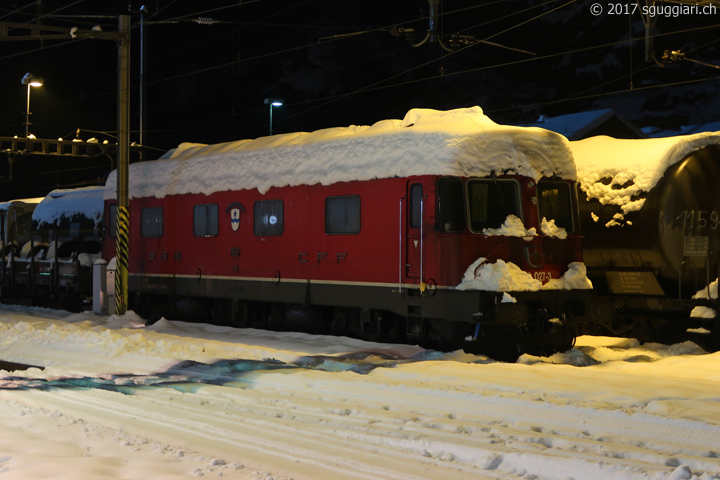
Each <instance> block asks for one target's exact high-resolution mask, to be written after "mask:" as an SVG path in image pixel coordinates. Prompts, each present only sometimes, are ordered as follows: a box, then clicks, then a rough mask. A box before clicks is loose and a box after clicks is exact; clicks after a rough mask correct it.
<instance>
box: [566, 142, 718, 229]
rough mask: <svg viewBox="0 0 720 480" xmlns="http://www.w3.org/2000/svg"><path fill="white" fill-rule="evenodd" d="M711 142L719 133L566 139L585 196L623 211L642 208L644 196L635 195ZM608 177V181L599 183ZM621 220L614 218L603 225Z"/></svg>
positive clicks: (711, 143)
mask: <svg viewBox="0 0 720 480" xmlns="http://www.w3.org/2000/svg"><path fill="white" fill-rule="evenodd" d="M713 144H720V132H706V133H698V134H695V135H684V136H677V137H667V138H650V139H635V140H628V139H616V138H611V137H606V136H598V137H591V138H587V139H585V140H578V141H574V142H570V147H571V149H572V151H573V156H574V158H575V163H576V166H577V179H578V182H579V183H580V188H581V189H582V191H583V192H585V194H586V195H587V198H588V199H597V200H598V201H599V202H600V203H601V204H603V205H606V204H610V205H618V206H620V207H621V209H622V212H623V213H624V214H627V213H629V212H633V211H637V210H640V209H641V208H642V206H643V204H644V203H645V199H638V198H637V196H638V195H640V194H642V193H645V192H649V191H650V190H651V189H652V188H653V187H654V186H655V185H656V184H657V182H659V181H660V179H661V178H662V177H663V175H664V174H665V171H666V170H667V169H668V168H669V167H670V166H671V165H674V164H675V163H677V162H679V161H680V160H682V159H683V158H684V157H685V156H686V155H688V154H690V153H692V152H694V151H695V150H699V149H701V148H703V147H706V146H708V145H713ZM608 178H609V179H611V181H610V183H608V184H607V185H606V184H604V183H602V181H603V180H605V179H608ZM621 220H622V217H621V218H615V222H612V221H611V222H610V223H609V224H608V225H607V226H614V225H619V223H618V222H619V221H621Z"/></svg>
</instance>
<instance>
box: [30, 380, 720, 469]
mask: <svg viewBox="0 0 720 480" xmlns="http://www.w3.org/2000/svg"><path fill="white" fill-rule="evenodd" d="M387 380H388V379H387V378H383V377H382V376H380V377H379V378H377V379H376V378H374V377H373V376H372V375H370V376H361V375H356V374H353V373H328V372H320V371H305V370H292V371H284V370H283V371H257V372H253V373H251V374H247V375H245V376H243V377H242V379H240V380H239V381H236V382H229V383H226V384H225V385H207V384H198V383H172V384H166V385H165V386H138V387H123V388H127V389H128V391H131V393H132V395H130V398H127V395H123V396H122V398H121V397H120V396H119V395H120V394H119V393H113V392H108V391H103V390H74V389H66V390H60V391H55V392H53V393H52V394H50V393H44V392H33V393H35V394H38V395H40V394H42V395H49V396H51V398H44V399H43V400H42V403H45V404H46V403H47V402H48V401H50V402H52V404H54V405H55V406H56V407H57V408H59V409H61V411H63V413H64V414H65V415H69V414H74V415H80V414H82V415H88V414H92V415H93V417H94V421H98V422H104V423H105V424H107V423H108V422H111V423H112V422H114V423H116V426H123V428H129V429H132V430H137V431H139V432H144V434H145V435H149V436H153V435H154V436H155V437H162V438H165V439H168V440H172V439H173V438H174V437H178V438H180V437H185V438H188V437H189V438H193V439H195V440H196V441H197V442H198V444H199V445H208V446H212V447H213V448H219V449H222V450H224V451H227V452H229V453H232V454H233V455H239V456H240V457H241V461H243V462H244V463H251V462H252V461H253V460H256V461H258V462H259V463H261V464H267V465H273V466H275V467H276V468H278V469H282V470H285V471H287V472H295V473H294V476H295V478H297V473H298V472H301V473H304V474H305V475H308V476H309V478H314V479H319V478H334V477H335V478H337V475H341V476H345V477H347V472H348V471H350V472H354V474H355V475H356V478H375V479H388V480H390V479H413V478H425V479H427V478H449V476H451V477H453V478H523V477H526V478H538V479H545V478H547V479H555V478H573V479H578V480H579V479H583V480H585V479H594V478H597V479H606V478H611V477H613V476H618V475H620V474H622V475H623V478H638V479H646V478H651V477H650V476H649V475H651V474H652V475H655V474H658V475H661V476H667V475H671V474H672V473H673V472H675V471H676V470H678V468H680V465H688V466H689V467H690V468H691V469H692V470H693V471H694V472H696V473H698V472H708V473H709V474H714V475H717V474H720V460H719V459H718V457H719V456H720V455H718V452H716V451H707V450H706V447H703V445H705V446H706V445H712V444H713V439H717V438H719V437H720V429H719V428H717V427H712V426H708V425H706V424H701V423H699V422H693V421H689V420H677V419H669V418H664V417H661V416H657V415H649V414H643V413H627V412H622V411H618V410H599V409H596V408H589V407H581V406H577V405H558V404H557V403H551V402H549V401H548V400H547V399H544V398H539V397H537V396H536V395H535V396H528V397H527V398H523V397H521V396H518V395H509V396H506V397H503V396H502V395H498V392H496V391H494V392H491V393H488V394H482V393H480V392H477V391H474V390H472V389H471V388H463V387H462V386H458V389H457V390H456V391H455V392H453V394H452V395H445V396H443V397H441V398H440V397H437V396H436V395H435V394H434V393H433V392H432V390H431V389H429V388H428V389H425V388H415V389H412V393H413V395H411V396H410V398H413V399H415V400H414V401H408V395H407V390H408V387H407V386H404V385H402V384H399V383H388V381H387ZM428 380H429V383H432V378H429V379H428ZM401 391H402V392H403V393H404V394H403V395H397V396H396V397H397V398H399V399H401V400H399V401H396V400H394V396H393V392H401ZM668 427H670V428H671V429H672V431H673V432H674V436H673V437H672V438H663V436H664V434H665V432H667V430H668ZM188 433H190V435H188ZM278 445H281V446H282V448H281V449H278V448H277V446H278ZM558 464H562V465H563V468H562V469H561V470H562V472H563V473H562V476H561V477H557V472H558ZM680 473H682V472H680ZM698 474H699V473H698ZM528 475H532V476H534V477H527V476H528ZM333 476H334V477H333ZM678 478H683V477H682V476H680V477H678Z"/></svg>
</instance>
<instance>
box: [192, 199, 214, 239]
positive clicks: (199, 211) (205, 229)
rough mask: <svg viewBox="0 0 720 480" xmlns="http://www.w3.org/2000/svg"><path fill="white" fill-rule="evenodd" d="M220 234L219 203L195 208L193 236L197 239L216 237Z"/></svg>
mask: <svg viewBox="0 0 720 480" xmlns="http://www.w3.org/2000/svg"><path fill="white" fill-rule="evenodd" d="M217 234H218V206H217V203H212V204H208V205H195V206H194V207H193V235H195V236H196V237H216V236H217Z"/></svg>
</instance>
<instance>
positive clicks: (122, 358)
mask: <svg viewBox="0 0 720 480" xmlns="http://www.w3.org/2000/svg"><path fill="white" fill-rule="evenodd" d="M0 359H2V360H5V361H11V362H20V363H27V364H33V365H40V366H43V367H45V368H44V369H43V370H41V369H37V368H31V369H28V370H24V371H14V372H8V371H3V372H0V428H2V435H0V478H1V479H2V480H5V479H24V480H25V479H43V478H53V479H73V480H81V479H101V478H113V479H117V478H123V479H147V478H152V479H153V480H161V479H179V478H196V477H203V476H204V477H210V478H216V477H222V478H233V479H243V480H249V479H256V480H261V479H262V480H269V479H274V480H280V479H289V478H292V479H295V480H301V479H315V480H337V479H388V480H389V479H393V480H397V479H442V480H446V479H465V478H468V479H469V478H472V479H527V480H531V479H534V480H541V479H557V480H566V479H577V480H581V479H582V480H587V479H673V480H683V479H694V478H698V479H702V480H711V479H715V480H717V479H720V388H719V387H720V368H719V367H720V353H714V354H708V353H706V352H704V351H702V350H701V349H700V348H698V347H697V346H695V345H694V344H692V343H690V342H687V343H683V344H678V345H672V346H665V345H658V344H652V345H638V344H637V342H635V341H634V340H628V339H615V338H604V337H602V338H601V337H581V338H580V339H579V341H578V346H576V347H575V348H573V349H572V350H570V351H568V352H566V353H564V354H557V355H555V356H554V357H551V358H549V359H548V358H537V357H528V356H525V357H522V358H521V359H520V361H519V362H518V363H517V364H507V363H500V362H495V361H493V360H491V359H488V358H486V357H482V356H474V355H466V354H464V353H463V352H454V353H448V354H440V353H438V352H432V351H424V350H422V349H420V348H418V347H412V346H404V345H383V344H374V343H368V342H361V341H357V340H352V339H348V338H344V337H318V336H310V335H304V334H292V333H286V334H277V333H272V332H266V331H261V330H252V329H231V328H225V327H214V326H208V325H202V324H189V323H183V322H175V321H167V320H164V319H163V320H160V321H159V322H158V323H156V324H154V325H151V326H148V327H145V326H144V323H143V322H142V320H141V319H139V318H137V317H134V316H133V315H130V314H128V315H125V316H123V317H109V318H108V317H102V316H96V315H93V314H89V313H86V314H74V315H71V314H68V313H66V312H57V311H50V310H40V309H28V308H21V307H8V306H0Z"/></svg>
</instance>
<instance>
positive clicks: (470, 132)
mask: <svg viewBox="0 0 720 480" xmlns="http://www.w3.org/2000/svg"><path fill="white" fill-rule="evenodd" d="M167 157H168V158H167V159H161V160H156V161H152V162H142V163H135V164H132V165H130V179H129V185H130V187H129V188H130V197H131V198H133V197H151V196H155V197H164V196H166V195H172V194H182V193H204V194H206V195H209V194H211V193H214V192H218V191H227V190H236V189H252V188H257V189H258V190H259V191H260V192H261V193H265V192H267V191H268V190H269V189H270V188H271V187H281V186H285V185H303V184H307V185H313V184H317V183H320V184H323V185H329V184H332V183H337V182H345V181H352V180H369V179H373V178H392V177H406V176H411V175H460V176H486V175H489V174H490V172H491V171H493V170H495V171H496V172H497V173H498V174H500V173H503V172H507V173H510V172H512V173H516V174H519V175H525V176H528V177H532V178H535V179H536V180H537V179H539V178H541V177H543V176H552V175H558V176H560V177H562V178H567V179H575V176H576V172H575V166H574V163H573V161H572V155H571V153H570V149H569V142H568V141H567V139H565V138H564V137H562V136H561V135H558V134H556V133H554V132H550V131H547V130H543V129H540V128H526V127H525V128H524V127H514V126H504V125H498V124H496V123H495V122H493V121H492V120H490V119H489V118H488V117H487V116H485V115H484V114H483V111H482V109H481V108H480V107H471V108H462V109H456V110H449V111H438V110H429V109H413V110H410V111H409V112H408V113H407V115H406V116H405V119H404V120H402V121H401V120H383V121H380V122H378V123H375V124H374V125H372V126H350V127H342V128H328V129H324V130H318V131H315V132H311V133H290V134H284V135H273V136H270V137H261V138H258V139H255V140H240V141H235V142H229V143H222V144H217V145H199V144H188V143H183V144H181V145H180V146H179V147H178V148H177V149H175V150H174V151H172V152H170V154H169V155H168V156H167ZM116 175H117V172H116V171H115V172H112V173H111V174H110V176H109V177H108V181H107V186H108V187H107V189H106V193H105V197H106V198H115V195H116V191H115V188H114V187H115V184H116V181H117V180H116V178H117V177H116Z"/></svg>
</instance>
